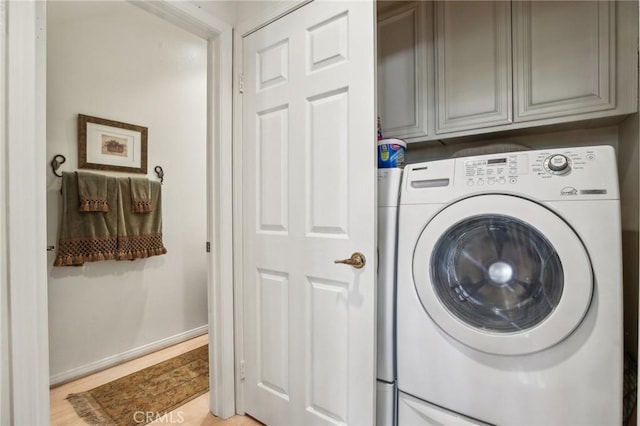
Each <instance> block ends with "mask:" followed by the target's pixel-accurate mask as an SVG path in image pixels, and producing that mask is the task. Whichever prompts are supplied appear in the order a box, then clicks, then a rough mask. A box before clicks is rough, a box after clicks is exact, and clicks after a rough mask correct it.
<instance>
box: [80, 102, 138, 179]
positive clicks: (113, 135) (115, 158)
mask: <svg viewBox="0 0 640 426" xmlns="http://www.w3.org/2000/svg"><path fill="white" fill-rule="evenodd" d="M147 133H148V129H147V128H146V127H142V126H137V125H135V124H129V123H122V122H119V121H113V120H107V119H104V118H98V117H91V116H88V115H83V114H78V167H79V168H81V169H96V170H108V171H115V172H129V173H144V174H146V173H147Z"/></svg>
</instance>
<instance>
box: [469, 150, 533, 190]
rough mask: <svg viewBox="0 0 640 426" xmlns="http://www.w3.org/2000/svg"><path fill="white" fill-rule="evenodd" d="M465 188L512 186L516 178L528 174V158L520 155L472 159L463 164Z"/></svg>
mask: <svg viewBox="0 0 640 426" xmlns="http://www.w3.org/2000/svg"><path fill="white" fill-rule="evenodd" d="M464 167H465V177H466V182H467V186H485V185H487V186H493V185H513V184H516V183H518V177H519V176H521V175H525V174H528V173H529V156H528V155H527V154H522V153H513V154H504V155H502V156H496V157H488V158H472V159H469V160H466V161H465V162H464Z"/></svg>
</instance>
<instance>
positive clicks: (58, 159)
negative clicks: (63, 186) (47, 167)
mask: <svg viewBox="0 0 640 426" xmlns="http://www.w3.org/2000/svg"><path fill="white" fill-rule="evenodd" d="M65 161H67V159H66V158H65V157H64V155H60V154H57V155H55V156H54V157H53V160H51V169H52V170H53V174H54V175H56V176H58V177H62V175H60V174H58V169H59V168H60V166H61V165H62V163H64V162H65Z"/></svg>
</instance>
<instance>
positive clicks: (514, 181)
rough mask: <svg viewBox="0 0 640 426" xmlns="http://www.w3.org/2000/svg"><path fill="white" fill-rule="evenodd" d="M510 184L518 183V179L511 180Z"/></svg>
mask: <svg viewBox="0 0 640 426" xmlns="http://www.w3.org/2000/svg"><path fill="white" fill-rule="evenodd" d="M509 183H518V179H517V178H514V177H512V178H511V179H509Z"/></svg>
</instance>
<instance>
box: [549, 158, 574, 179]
mask: <svg viewBox="0 0 640 426" xmlns="http://www.w3.org/2000/svg"><path fill="white" fill-rule="evenodd" d="M544 166H545V168H546V169H547V171H548V172H549V173H551V174H554V175H563V174H565V173H568V172H569V171H570V170H571V163H570V162H569V159H568V158H567V157H566V156H565V155H562V154H554V155H552V156H551V157H549V158H547V159H546V160H545V162H544Z"/></svg>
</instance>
